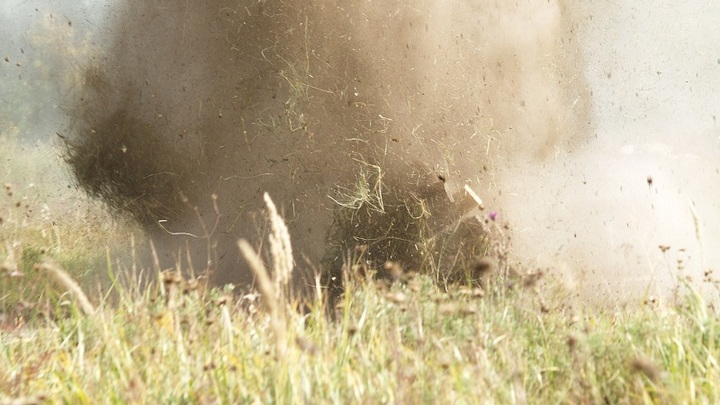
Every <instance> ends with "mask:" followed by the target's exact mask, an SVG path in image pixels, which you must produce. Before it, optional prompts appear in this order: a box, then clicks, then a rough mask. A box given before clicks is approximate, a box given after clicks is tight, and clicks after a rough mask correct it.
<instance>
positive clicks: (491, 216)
mask: <svg viewBox="0 0 720 405" xmlns="http://www.w3.org/2000/svg"><path fill="white" fill-rule="evenodd" d="M497 216H498V213H497V211H490V212H488V218H490V219H491V220H493V221H494V220H495V219H496V218H497Z"/></svg>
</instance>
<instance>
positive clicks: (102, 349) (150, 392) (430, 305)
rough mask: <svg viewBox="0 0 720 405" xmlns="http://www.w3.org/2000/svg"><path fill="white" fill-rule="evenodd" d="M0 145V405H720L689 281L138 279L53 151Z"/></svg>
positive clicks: (710, 329) (705, 327)
mask: <svg viewBox="0 0 720 405" xmlns="http://www.w3.org/2000/svg"><path fill="white" fill-rule="evenodd" d="M2 142H3V149H2V152H0V153H2V159H3V162H8V164H7V165H5V166H4V168H3V170H5V172H3V173H1V174H2V176H3V177H4V179H7V185H6V187H5V189H4V190H3V193H4V196H2V197H0V201H2V204H0V209H1V211H0V217H2V223H0V238H1V239H0V241H1V242H2V243H1V246H0V263H2V269H1V270H2V274H1V275H0V277H1V278H0V308H1V310H2V313H1V314H0V325H1V327H2V328H1V330H0V404H31V403H45V402H49V403H72V404H76V403H77V404H81V403H87V404H96V403H201V404H202V403H251V404H252V403H283V404H284V403H363V404H374V403H402V404H411V403H440V404H445V403H447V404H450V403H452V404H456V403H483V404H484V403H502V404H505V403H520V404H522V403H537V404H548V403H573V404H574V403H578V404H596V403H607V404H622V403H629V404H634V403H688V404H689V403H708V404H711V403H718V402H720V384H718V382H720V370H719V366H718V359H719V358H720V325H719V322H718V310H717V309H716V307H715V306H714V305H711V303H710V302H706V301H705V300H704V299H703V297H701V296H700V295H698V294H696V293H695V289H694V288H693V287H692V286H691V285H690V284H686V283H685V282H684V280H680V279H679V281H678V283H679V285H680V289H679V294H678V297H677V299H676V301H672V302H670V301H669V302H663V303H659V302H656V301H654V300H647V301H646V302H638V303H637V304H636V305H629V306H625V307H623V308H621V307H620V306H617V307H616V306H614V305H612V304H608V305H606V306H603V307H597V306H591V305H588V304H585V303H583V301H582V299H581V298H580V299H577V298H574V297H575V295H574V294H573V292H572V291H570V290H569V289H568V288H569V287H567V286H565V285H564V284H563V283H561V282H560V281H557V280H555V279H554V278H553V276H552V273H551V272H550V273H549V274H547V275H545V276H544V277H539V276H538V275H537V274H528V275H525V274H522V275H519V276H515V277H505V276H503V275H502V274H497V275H496V276H495V277H493V278H491V279H489V280H488V282H487V284H486V285H485V288H484V289H479V288H477V287H473V286H449V287H447V288H445V287H442V286H439V285H437V284H435V283H434V282H433V280H431V279H430V278H428V277H426V276H421V275H414V274H404V275H402V276H401V277H399V278H398V280H397V281H395V282H393V283H391V282H388V281H383V282H379V281H377V282H376V281H373V280H372V279H366V278H362V277H358V276H356V275H354V274H353V272H352V269H353V266H352V265H351V264H352V263H350V265H348V266H347V269H348V271H347V291H346V294H345V296H344V297H343V298H342V299H341V300H340V303H339V305H338V307H337V308H334V309H328V308H325V307H323V305H322V304H320V303H319V302H322V297H319V299H317V300H316V301H315V303H314V304H311V305H310V307H309V308H307V309H306V308H297V305H296V304H295V301H294V300H293V299H292V296H291V294H290V293H288V292H287V291H288V289H287V288H285V286H284V283H285V282H284V281H283V280H270V279H269V278H268V279H267V280H265V278H266V277H263V275H265V273H264V265H262V264H261V263H256V264H255V266H254V267H253V268H254V269H255V270H256V271H257V272H258V280H259V283H258V286H259V290H258V291H259V292H258V293H249V294H241V293H238V292H237V291H232V289H230V288H225V289H207V288H205V287H204V286H203V285H202V283H201V282H198V281H197V280H185V279H183V278H182V277H181V276H179V275H178V274H176V273H174V272H163V273H161V274H160V275H159V276H158V277H157V278H156V280H158V281H157V282H156V283H154V284H152V285H150V286H149V287H148V288H147V289H139V288H137V287H136V286H133V284H132V282H129V281H128V280H130V279H131V278H132V277H129V276H128V275H129V274H134V273H137V272H139V271H140V270H142V269H144V270H145V271H148V272H157V273H159V272H160V269H159V268H157V266H156V265H154V264H153V262H152V261H149V262H147V263H146V262H143V261H141V260H140V259H138V258H137V257H134V256H133V255H132V254H124V253H121V252H127V251H130V252H132V251H134V249H133V248H134V246H135V245H136V244H137V245H140V244H143V243H145V242H144V241H143V240H142V237H141V236H140V234H139V233H137V230H135V229H133V228H132V226H130V225H128V224H120V223H117V222H115V221H114V220H113V219H112V218H111V217H109V216H108V215H107V214H106V213H105V212H104V211H103V209H102V207H100V206H98V205H96V204H95V203H93V202H92V201H88V200H86V199H84V198H82V197H81V196H80V194H79V192H77V191H76V190H74V189H72V188H67V184H68V182H67V180H65V179H64V177H63V176H62V175H57V177H51V178H49V177H48V176H49V173H54V172H56V171H57V167H58V166H57V161H53V160H52V158H50V157H49V156H54V155H53V153H52V149H51V148H48V147H46V146H36V147H27V146H23V145H20V144H18V143H16V142H14V141H12V140H9V139H7V138H3V139H2ZM23 148H28V150H21V149H23ZM21 152H22V156H23V158H22V159H19V158H18V157H17V156H21ZM37 179H45V180H44V181H42V182H38V180H37ZM31 184H32V185H31ZM275 219H276V220H277V218H275ZM279 223H280V222H277V224H279ZM278 226H280V225H278ZM273 229H275V234H274V235H275V236H276V243H278V245H277V250H275V252H276V253H275V255H274V256H273V259H274V274H286V275H287V276H288V277H291V276H292V275H291V270H292V267H291V265H289V264H288V263H287V261H283V260H282V254H283V252H287V251H286V250H283V249H287V247H286V246H285V247H284V245H283V244H282V243H281V239H282V235H281V232H280V231H278V230H277V228H275V225H274V227H273ZM133 235H135V236H133ZM136 239H137V240H136ZM271 243H273V242H272V241H271ZM246 249H247V247H246ZM246 253H247V257H248V258H249V259H252V258H253V257H255V256H253V255H254V252H253V251H251V249H247V252H246ZM708 277H709V278H710V276H708ZM73 280H76V281H77V283H79V285H78V284H76V282H75V281H73ZM263 280H265V281H263ZM710 281H711V280H709V279H708V282H710Z"/></svg>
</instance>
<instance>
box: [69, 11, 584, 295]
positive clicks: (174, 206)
mask: <svg viewBox="0 0 720 405" xmlns="http://www.w3.org/2000/svg"><path fill="white" fill-rule="evenodd" d="M107 14H108V15H109V16H110V23H109V24H108V27H107V30H106V31H105V32H104V33H103V36H104V38H106V39H107V42H105V49H104V52H103V54H102V55H100V56H98V58H97V59H96V60H93V61H90V62H88V64H87V66H86V67H85V68H84V69H83V70H84V79H83V83H82V85H81V86H79V87H77V88H76V92H77V97H76V102H75V104H74V105H73V106H72V107H71V108H70V109H69V112H70V117H71V128H70V130H69V131H67V133H68V135H69V139H70V143H71V148H70V154H69V161H70V163H71V166H72V168H73V170H74V172H75V174H76V177H77V178H78V180H79V183H80V184H81V185H82V186H84V187H85V188H86V189H87V190H88V191H89V192H90V193H91V194H93V195H96V196H98V197H101V198H103V199H104V200H105V201H106V202H107V203H108V204H109V205H110V206H111V207H113V208H115V209H116V210H119V211H122V212H126V213H129V214H130V215H132V216H133V217H134V218H135V219H137V220H138V221H139V222H140V223H142V224H143V225H144V226H145V227H146V229H148V230H149V231H150V232H151V234H152V235H153V236H154V238H155V239H156V241H158V243H159V244H160V245H161V246H162V247H163V249H162V250H163V252H164V254H165V255H166V256H167V261H168V262H171V263H172V262H174V259H173V257H174V255H175V252H177V249H178V246H184V243H186V242H189V243H190V244H191V245H192V246H195V248H194V250H196V251H199V252H208V251H209V252H210V253H211V254H210V257H211V265H212V266H213V267H214V268H216V269H217V274H216V281H217V282H218V283H224V282H229V281H233V282H249V281H250V280H251V278H250V273H249V272H247V271H245V270H243V268H244V265H243V263H242V261H241V260H240V258H239V257H238V254H237V248H236V245H235V241H236V240H237V238H238V237H249V238H251V239H252V240H254V241H255V242H257V243H260V242H261V240H262V236H263V233H264V225H263V223H264V222H263V220H262V216H261V215H260V214H261V211H262V194H263V193H264V192H268V193H269V194H270V195H271V196H272V198H273V199H274V200H275V202H276V204H277V205H278V206H279V207H281V210H282V212H283V213H284V216H285V218H286V219H287V221H288V223H289V226H290V231H291V234H292V235H293V238H294V239H293V242H294V244H295V252H297V257H296V261H298V263H300V264H302V265H303V266H305V264H306V263H307V262H309V263H313V264H315V265H318V266H319V265H320V264H322V265H327V266H332V265H333V264H332V263H337V262H338V261H339V260H341V255H342V250H343V249H344V248H346V247H347V245H342V244H341V246H336V248H337V249H333V248H332V246H333V244H337V243H338V241H337V240H334V238H333V235H337V232H334V231H333V228H337V227H338V226H342V224H339V221H340V222H342V221H341V220H339V219H338V218H339V216H338V210H339V207H343V206H344V207H345V208H346V209H348V208H349V209H353V208H358V207H361V206H363V207H364V209H366V212H365V214H364V215H365V217H364V218H366V219H367V220H368V221H370V222H372V223H374V224H375V225H377V224H380V223H386V224H387V225H386V227H385V229H381V228H382V227H377V226H376V227H374V228H372V227H371V228H372V232H368V231H367V227H366V229H365V231H363V230H362V226H361V225H357V224H356V225H357V226H356V227H357V229H358V230H357V231H352V230H350V231H348V232H349V233H348V232H345V233H344V236H343V237H344V238H345V239H347V240H351V241H355V242H357V243H366V244H368V245H370V248H371V250H372V249H373V247H375V250H374V254H375V255H376V257H377V258H378V260H381V261H382V260H384V259H394V260H400V261H405V262H410V263H414V264H413V265H415V264H417V262H418V260H419V259H417V258H416V259H415V261H413V260H407V259H408V256H413V254H412V253H411V252H412V251H413V250H415V251H418V247H417V241H415V240H413V238H414V237H417V236H419V234H418V232H417V230H416V229H415V228H417V227H416V226H415V225H414V224H413V220H412V218H415V216H413V213H412V212H411V211H412V210H411V209H408V208H407V207H408V206H409V205H412V204H417V205H418V206H420V207H425V208H427V210H428V211H427V212H425V213H421V215H425V217H428V215H430V216H431V217H432V218H434V219H433V221H434V222H433V225H432V226H433V227H434V228H435V229H436V230H437V229H443V228H444V227H446V226H447V225H449V224H452V223H454V221H457V219H458V218H459V217H460V216H462V215H464V214H465V212H464V211H463V210H458V208H457V207H456V205H455V204H454V203H453V202H452V201H453V200H454V199H455V198H461V197H462V194H463V189H464V186H466V185H468V186H470V187H472V188H473V189H474V190H476V191H477V192H478V193H479V194H480V195H481V196H483V198H486V197H487V201H486V205H487V206H488V208H493V207H492V206H493V205H498V204H500V203H501V202H502V200H500V199H498V198H497V197H496V196H497V190H498V189H499V186H498V182H499V181H504V180H501V178H500V177H498V176H499V174H500V171H498V170H497V168H498V167H500V168H502V167H512V164H511V163H512V162H525V163H527V162H538V163H539V162H543V161H546V160H547V159H549V158H551V157H553V156H555V155H554V154H555V153H556V152H557V151H558V150H567V149H568V148H573V147H574V145H578V144H579V143H580V142H582V141H583V140H584V139H585V137H586V135H587V134H588V133H589V131H588V129H589V122H590V115H589V114H590V104H589V92H588V89H587V85H586V83H585V81H584V78H583V73H582V67H583V62H582V57H581V54H580V50H579V48H578V45H577V41H576V38H575V33H574V31H573V30H574V29H575V28H574V25H573V23H572V22H571V21H570V20H569V19H568V18H567V15H566V14H567V13H566V11H565V10H564V7H563V5H562V4H561V3H559V2H557V1H545V0H542V1H540V0H537V1H535V0H530V1H521V2H514V3H512V4H510V3H507V2H496V1H472V2H470V1H467V2H465V1H463V2H455V3H453V4H449V3H448V4H446V3H442V4H440V3H436V2H425V1H415V0H403V1H389V2H350V1H332V2H316V3H310V4H304V5H301V4H296V3H295V2H284V1H261V2H256V1H252V2H251V1H224V0H218V1H212V2H203V3H199V2H184V3H177V2H171V1H162V0H156V1H147V2H142V3H141V4H136V3H131V2H128V3H127V4H124V5H120V6H117V5H114V6H112V11H111V12H109V13H107ZM410 202H412V204H410ZM403 207H404V208H403ZM403 210H404V211H405V212H403ZM383 213H384V214H383ZM389 213H394V214H389ZM217 214H220V218H218V217H217ZM480 214H481V215H482V213H480ZM383 215H384V216H383ZM383 218H384V219H383ZM381 219H382V220H381ZM351 221H352V220H351ZM383 221H384V222H383ZM431 222H432V221H431ZM333 223H334V224H333ZM345 225H346V227H347V223H346V224H345ZM354 226H355V225H354ZM353 229H354V228H353ZM189 235H193V236H189ZM381 240H382V241H385V242H387V241H389V240H390V241H397V242H388V243H382V242H380V241H381ZM398 245H403V247H402V248H398V247H397V246H398ZM306 259H307V262H306ZM305 267H308V268H309V266H305Z"/></svg>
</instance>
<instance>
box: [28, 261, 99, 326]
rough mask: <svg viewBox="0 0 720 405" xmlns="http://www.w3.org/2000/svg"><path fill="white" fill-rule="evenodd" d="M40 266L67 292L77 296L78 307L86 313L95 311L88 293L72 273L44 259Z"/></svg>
mask: <svg viewBox="0 0 720 405" xmlns="http://www.w3.org/2000/svg"><path fill="white" fill-rule="evenodd" d="M38 268H39V269H40V270H42V271H44V272H46V273H47V274H48V275H49V276H50V277H51V278H52V279H53V280H55V282H57V283H58V284H60V285H61V286H62V287H64V288H65V290H66V291H67V292H69V293H70V294H72V296H73V297H75V301H76V302H77V305H78V307H80V310H82V312H83V313H85V314H86V315H90V314H94V313H95V307H94V306H93V305H92V304H91V303H90V300H89V299H88V297H87V295H85V293H84V292H83V290H82V288H80V285H78V283H76V282H75V280H73V279H72V277H70V275H69V274H68V273H67V272H66V271H65V270H63V269H62V268H61V267H60V266H58V265H56V264H53V263H50V262H48V261H44V262H42V263H39V264H38Z"/></svg>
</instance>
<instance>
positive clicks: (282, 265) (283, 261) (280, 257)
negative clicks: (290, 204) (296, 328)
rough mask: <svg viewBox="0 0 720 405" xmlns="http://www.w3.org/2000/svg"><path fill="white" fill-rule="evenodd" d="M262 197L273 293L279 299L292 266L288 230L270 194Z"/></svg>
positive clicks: (285, 289)
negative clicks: (264, 208)
mask: <svg viewBox="0 0 720 405" xmlns="http://www.w3.org/2000/svg"><path fill="white" fill-rule="evenodd" d="M263 198H264V200H265V205H267V209H268V217H269V219H270V229H271V233H270V236H269V239H270V254H271V256H272V258H273V271H274V279H275V280H274V281H275V294H276V297H277V298H278V299H280V298H281V296H280V295H281V294H283V293H285V292H287V285H288V282H289V281H290V277H291V275H292V271H293V267H294V260H293V253H292V245H291V244H290V232H288V228H287V225H285V221H283V219H282V217H281V216H280V214H278V212H277V208H276V207H275V203H273V201H272V199H271V198H270V195H268V193H265V194H264V196H263Z"/></svg>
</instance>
